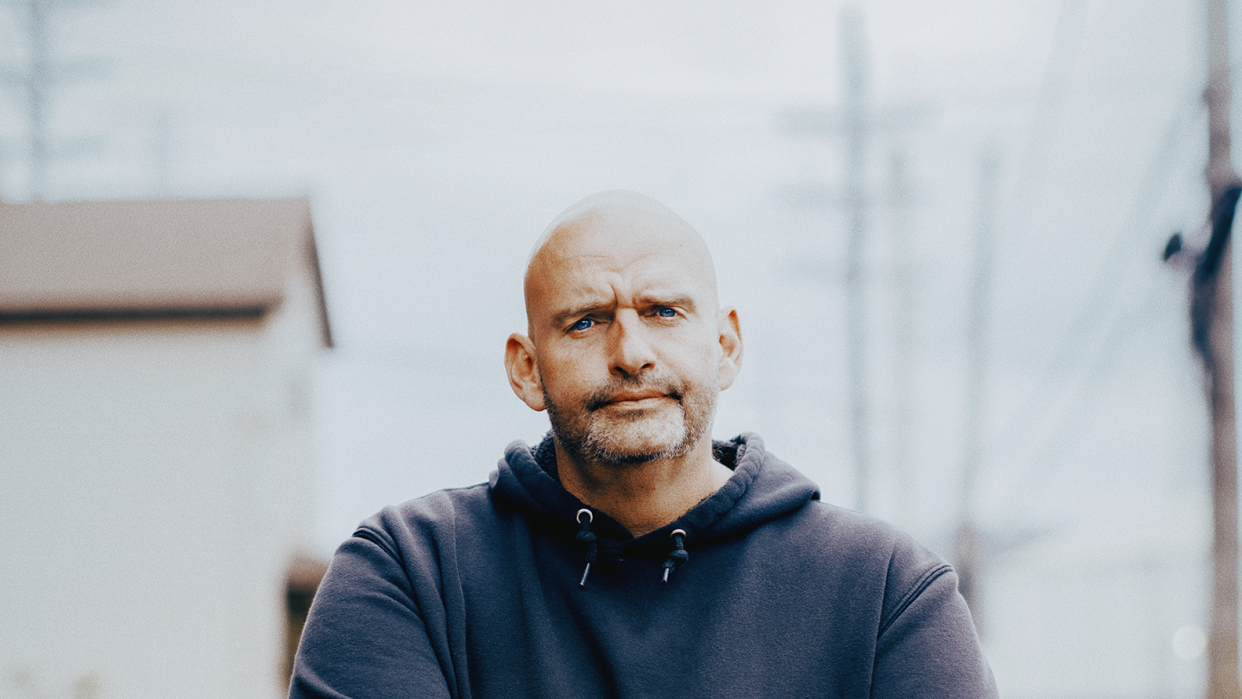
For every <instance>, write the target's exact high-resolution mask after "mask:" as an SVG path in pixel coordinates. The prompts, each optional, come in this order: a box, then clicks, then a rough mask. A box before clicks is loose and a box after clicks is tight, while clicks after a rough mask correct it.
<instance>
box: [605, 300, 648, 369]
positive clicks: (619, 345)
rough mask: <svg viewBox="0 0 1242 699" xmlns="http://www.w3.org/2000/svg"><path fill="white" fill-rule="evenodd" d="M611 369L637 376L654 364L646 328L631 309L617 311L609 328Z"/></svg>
mask: <svg viewBox="0 0 1242 699" xmlns="http://www.w3.org/2000/svg"><path fill="white" fill-rule="evenodd" d="M611 331H612V332H611V335H612V337H611V338H610V344H611V350H612V357H611V363H612V370H613V371H615V372H618V373H620V374H622V375H627V376H637V375H638V374H640V373H642V372H643V371H644V370H646V369H650V368H652V367H653V366H655V352H654V351H652V348H651V342H650V338H648V337H647V329H646V328H645V327H643V322H642V319H641V318H639V317H638V314H637V313H636V312H634V311H631V310H628V309H627V310H624V311H621V312H618V313H617V315H616V319H615V320H614V321H613V324H612V328H611Z"/></svg>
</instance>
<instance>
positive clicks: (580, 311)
mask: <svg viewBox="0 0 1242 699" xmlns="http://www.w3.org/2000/svg"><path fill="white" fill-rule="evenodd" d="M605 307H606V304H599V303H588V304H583V305H581V306H575V307H573V308H570V309H567V310H564V311H561V312H559V313H554V314H553V315H552V325H553V326H555V327H558V328H559V327H562V326H564V325H565V324H567V323H568V322H569V321H571V320H578V319H579V318H581V317H583V316H585V315H590V314H591V313H596V312H598V311H599V310H600V309H603V308H605Z"/></svg>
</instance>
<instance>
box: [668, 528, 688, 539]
mask: <svg viewBox="0 0 1242 699" xmlns="http://www.w3.org/2000/svg"><path fill="white" fill-rule="evenodd" d="M678 534H681V535H682V536H685V535H686V530H685V529H674V530H673V531H672V532H670V533H669V535H668V538H670V539H671V538H673V537H675V536H677V535H678Z"/></svg>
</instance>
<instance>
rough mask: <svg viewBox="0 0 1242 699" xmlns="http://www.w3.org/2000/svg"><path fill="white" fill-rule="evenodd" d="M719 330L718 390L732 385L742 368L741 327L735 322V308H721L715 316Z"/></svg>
mask: <svg viewBox="0 0 1242 699" xmlns="http://www.w3.org/2000/svg"><path fill="white" fill-rule="evenodd" d="M716 324H717V328H718V330H719V332H720V371H719V376H720V390H722V391H723V390H725V389H726V388H728V387H730V386H732V385H733V379H735V378H737V372H738V371H740V370H741V369H742V327H741V326H740V325H738V322H737V309H734V308H727V307H726V308H722V309H720V315H719V316H718V317H717V321H716Z"/></svg>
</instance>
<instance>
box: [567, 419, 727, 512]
mask: <svg viewBox="0 0 1242 699" xmlns="http://www.w3.org/2000/svg"><path fill="white" fill-rule="evenodd" d="M556 464H557V467H556V470H557V476H558V477H559V478H560V480H561V485H563V486H564V487H565V489H566V490H568V491H569V492H570V493H573V495H574V496H575V497H577V498H578V499H579V500H581V501H582V502H584V503H586V504H587V505H590V506H591V507H593V508H595V509H598V510H600V511H601V512H605V513H607V514H608V516H609V517H612V518H613V519H615V520H617V522H619V523H620V524H621V525H622V526H624V527H625V528H626V529H627V530H628V531H629V532H630V533H631V534H633V535H634V536H642V535H643V534H646V533H648V532H652V531H655V530H656V529H659V528H660V527H663V526H664V525H666V524H668V523H669V522H672V521H674V520H676V519H677V518H678V517H680V516H682V515H683V514H685V513H686V512H687V511H689V510H690V508H692V507H694V506H695V505H697V504H698V503H699V502H701V501H702V500H703V499H704V498H706V497H707V496H709V495H711V494H712V493H714V492H716V490H717V489H719V488H720V486H722V485H724V483H725V481H727V480H729V477H730V476H731V475H733V472H732V471H730V470H729V468H728V467H726V466H724V465H723V464H720V463H718V462H717V461H716V460H714V459H713V458H712V451H711V440H710V439H704V440H703V441H702V442H701V443H700V444H699V445H698V446H697V447H696V448H695V449H694V450H693V451H691V452H690V453H689V454H687V455H686V456H684V457H682V458H680V459H665V460H659V461H649V462H647V463H643V464H624V465H620V466H616V465H604V464H593V463H583V462H580V461H578V460H576V459H574V458H573V457H571V456H570V455H569V454H568V453H566V452H565V450H564V449H562V448H561V445H560V442H557V443H556Z"/></svg>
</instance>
